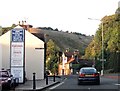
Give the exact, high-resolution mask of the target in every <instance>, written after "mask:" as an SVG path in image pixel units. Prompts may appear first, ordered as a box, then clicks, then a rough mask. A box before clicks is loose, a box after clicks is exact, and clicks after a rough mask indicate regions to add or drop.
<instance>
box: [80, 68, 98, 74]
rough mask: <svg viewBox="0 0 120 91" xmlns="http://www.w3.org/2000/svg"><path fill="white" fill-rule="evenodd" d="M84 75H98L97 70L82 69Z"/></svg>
mask: <svg viewBox="0 0 120 91" xmlns="http://www.w3.org/2000/svg"><path fill="white" fill-rule="evenodd" d="M81 72H82V73H96V70H95V69H82V70H81Z"/></svg>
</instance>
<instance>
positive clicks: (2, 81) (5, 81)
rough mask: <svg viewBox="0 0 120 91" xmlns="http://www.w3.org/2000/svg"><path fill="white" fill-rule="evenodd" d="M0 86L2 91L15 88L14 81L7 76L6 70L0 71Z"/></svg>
mask: <svg viewBox="0 0 120 91" xmlns="http://www.w3.org/2000/svg"><path fill="white" fill-rule="evenodd" d="M0 86H1V87H2V89H11V88H14V87H15V86H16V79H14V78H13V76H12V75H10V74H9V71H8V70H0Z"/></svg>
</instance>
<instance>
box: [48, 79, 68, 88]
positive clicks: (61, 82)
mask: <svg viewBox="0 0 120 91" xmlns="http://www.w3.org/2000/svg"><path fill="white" fill-rule="evenodd" d="M65 80H67V78H65ZM65 80H64V81H65ZM63 83H64V82H61V83H60V84H58V85H55V86H53V87H51V88H50V89H55V88H56V87H58V86H60V85H62V84H63Z"/></svg>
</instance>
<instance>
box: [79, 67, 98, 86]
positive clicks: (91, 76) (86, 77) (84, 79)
mask: <svg viewBox="0 0 120 91" xmlns="http://www.w3.org/2000/svg"><path fill="white" fill-rule="evenodd" d="M82 83H95V84H97V85H99V84H100V74H99V72H97V70H96V69H95V68H93V67H83V68H81V69H80V71H79V77H78V84H79V85H80V84H82Z"/></svg>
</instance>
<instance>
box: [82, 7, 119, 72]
mask: <svg viewBox="0 0 120 91" xmlns="http://www.w3.org/2000/svg"><path fill="white" fill-rule="evenodd" d="M118 11H120V9H117V12H118ZM102 23H103V34H104V35H103V39H104V40H103V43H104V44H103V45H104V46H103V47H104V59H106V60H107V61H106V62H105V69H111V68H112V69H113V70H114V72H117V71H118V70H117V69H118V65H117V64H118V61H120V60H118V56H119V54H120V38H119V36H120V30H119V29H120V13H119V14H118V13H115V14H113V15H110V16H105V17H103V18H102V19H101V24H100V25H99V28H98V30H97V32H96V34H95V36H94V38H93V40H92V41H91V43H90V44H89V45H88V47H87V48H86V50H85V55H84V58H87V59H94V58H99V59H101V56H102V55H101V54H102V51H101V49H102ZM98 61H99V62H98ZM100 66H101V62H100V60H96V67H97V68H98V69H101V67H100Z"/></svg>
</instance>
